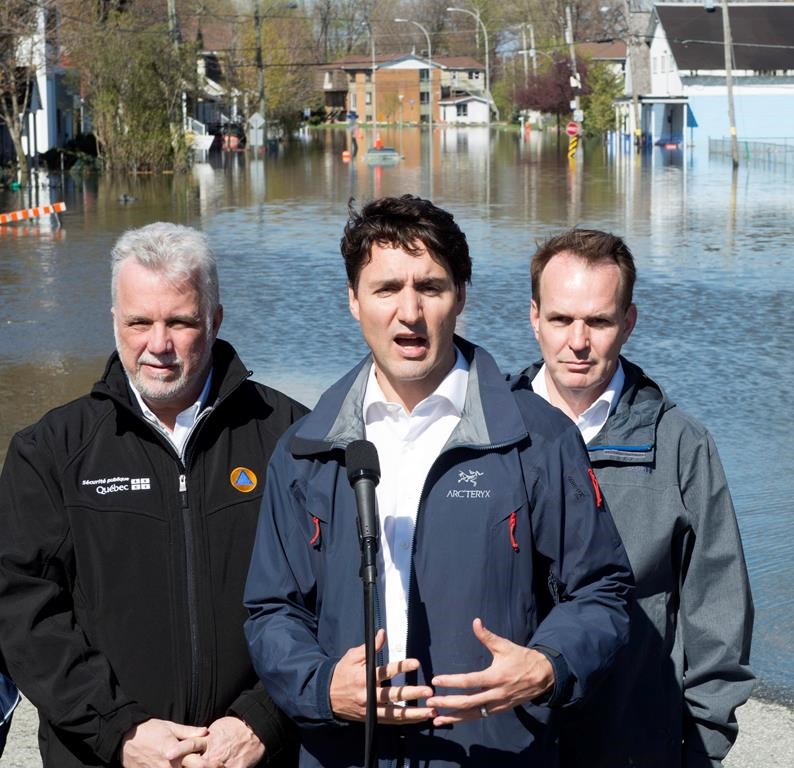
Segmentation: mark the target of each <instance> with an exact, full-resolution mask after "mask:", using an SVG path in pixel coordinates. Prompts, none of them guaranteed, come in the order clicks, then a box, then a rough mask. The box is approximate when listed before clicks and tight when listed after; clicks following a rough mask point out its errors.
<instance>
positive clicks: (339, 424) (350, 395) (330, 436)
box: [290, 336, 527, 456]
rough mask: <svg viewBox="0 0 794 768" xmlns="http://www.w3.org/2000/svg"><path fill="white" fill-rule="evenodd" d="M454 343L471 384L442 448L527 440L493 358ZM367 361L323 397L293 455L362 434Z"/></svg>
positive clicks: (335, 445) (307, 420)
mask: <svg viewBox="0 0 794 768" xmlns="http://www.w3.org/2000/svg"><path fill="white" fill-rule="evenodd" d="M455 344H456V345H457V347H458V349H459V350H460V351H461V353H462V354H463V356H464V357H465V358H466V360H467V362H468V363H469V382H468V386H467V388H466V401H465V404H464V407H463V413H462V415H461V419H460V422H459V423H458V426H457V427H456V428H455V430H454V432H453V433H452V435H451V436H450V439H449V441H448V443H447V445H446V446H445V450H446V449H449V448H452V447H462V446H468V447H473V448H488V447H494V446H500V445H511V444H513V443H516V442H519V441H520V440H523V439H525V438H526V437H527V431H526V429H525V427H524V422H523V419H522V417H521V412H520V411H519V409H518V406H517V405H516V402H515V399H514V397H513V395H512V393H511V392H510V388H509V387H508V385H507V383H506V382H505V379H504V376H503V375H502V374H501V373H500V372H499V368H498V367H497V365H496V362H495V361H494V359H493V358H492V357H491V356H490V355H489V354H488V353H487V352H486V351H485V350H484V349H483V348H482V347H478V346H476V345H475V344H472V343H470V342H468V341H466V340H465V339H463V338H461V337H459V336H456V337H455ZM371 364H372V356H371V355H367V356H366V357H365V358H364V359H363V360H361V362H359V364H358V365H357V366H356V367H355V368H353V370H351V371H350V372H349V373H347V374H346V375H345V376H343V377H342V378H341V379H340V380H339V381H337V382H336V383H335V384H334V385H333V386H332V387H330V389H328V390H327V391H326V392H325V393H324V394H323V395H322V397H321V398H320V400H319V401H318V403H317V406H316V407H315V409H314V410H313V411H312V412H311V413H310V414H309V415H308V416H306V417H305V418H304V419H303V420H302V421H301V424H300V426H299V428H298V430H297V432H296V433H295V435H294V436H293V438H292V440H291V441H290V451H291V452H292V453H293V454H294V455H296V456H308V455H312V454H317V453H325V452H327V451H331V450H334V449H344V448H345V447H346V446H347V445H348V444H349V443H351V442H352V441H353V440H359V439H361V438H363V437H364V421H363V413H362V406H363V402H364V392H365V391H366V386H367V377H368V376H369V369H370V366H371Z"/></svg>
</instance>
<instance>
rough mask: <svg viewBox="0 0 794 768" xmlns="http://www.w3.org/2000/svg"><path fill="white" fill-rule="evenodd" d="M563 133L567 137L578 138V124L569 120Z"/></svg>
mask: <svg viewBox="0 0 794 768" xmlns="http://www.w3.org/2000/svg"><path fill="white" fill-rule="evenodd" d="M565 133H567V134H568V135H569V136H578V135H579V124H578V123H575V122H574V121H573V120H571V121H570V122H569V123H568V125H566V126H565Z"/></svg>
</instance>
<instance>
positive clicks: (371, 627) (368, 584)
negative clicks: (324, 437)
mask: <svg viewBox="0 0 794 768" xmlns="http://www.w3.org/2000/svg"><path fill="white" fill-rule="evenodd" d="M345 464H346V465H347V479H348V481H349V482H350V485H351V486H352V487H353V491H354V492H355V494H356V509H357V511H358V519H357V520H356V523H357V525H358V541H359V545H360V546H361V570H360V571H359V576H361V581H362V582H363V585H364V657H365V658H364V660H365V663H366V693H367V706H366V713H365V718H364V768H373V766H374V765H375V760H376V759H377V750H376V747H375V726H376V725H377V723H378V702H377V699H376V696H377V691H378V689H377V681H376V680H375V671H376V670H375V589H376V585H377V580H378V565H377V559H376V556H377V553H378V543H379V538H380V534H379V533H378V502H377V497H376V495H375V486H376V485H377V484H378V481H379V480H380V464H379V463H378V451H377V449H376V448H375V446H374V445H373V444H372V443H371V442H369V441H367V440H354V441H353V442H352V443H350V444H349V445H348V446H347V448H345Z"/></svg>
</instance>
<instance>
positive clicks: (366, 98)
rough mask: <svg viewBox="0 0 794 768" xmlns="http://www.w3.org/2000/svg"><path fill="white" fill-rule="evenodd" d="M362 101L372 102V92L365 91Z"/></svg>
mask: <svg viewBox="0 0 794 768" xmlns="http://www.w3.org/2000/svg"><path fill="white" fill-rule="evenodd" d="M364 103H365V104H372V92H371V91H367V93H365V94H364Z"/></svg>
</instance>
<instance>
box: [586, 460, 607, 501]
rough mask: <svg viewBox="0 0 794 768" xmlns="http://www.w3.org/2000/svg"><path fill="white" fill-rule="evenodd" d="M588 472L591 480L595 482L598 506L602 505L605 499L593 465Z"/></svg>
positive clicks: (594, 488)
mask: <svg viewBox="0 0 794 768" xmlns="http://www.w3.org/2000/svg"><path fill="white" fill-rule="evenodd" d="M587 474H588V475H590V482H591V483H592V484H593V490H594V491H595V497H596V506H597V507H600V506H601V504H602V503H603V501H604V499H603V497H602V496H601V488H600V486H599V485H598V480H597V479H596V473H595V472H594V471H593V469H592V467H591V468H590V469H588V470H587Z"/></svg>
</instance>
